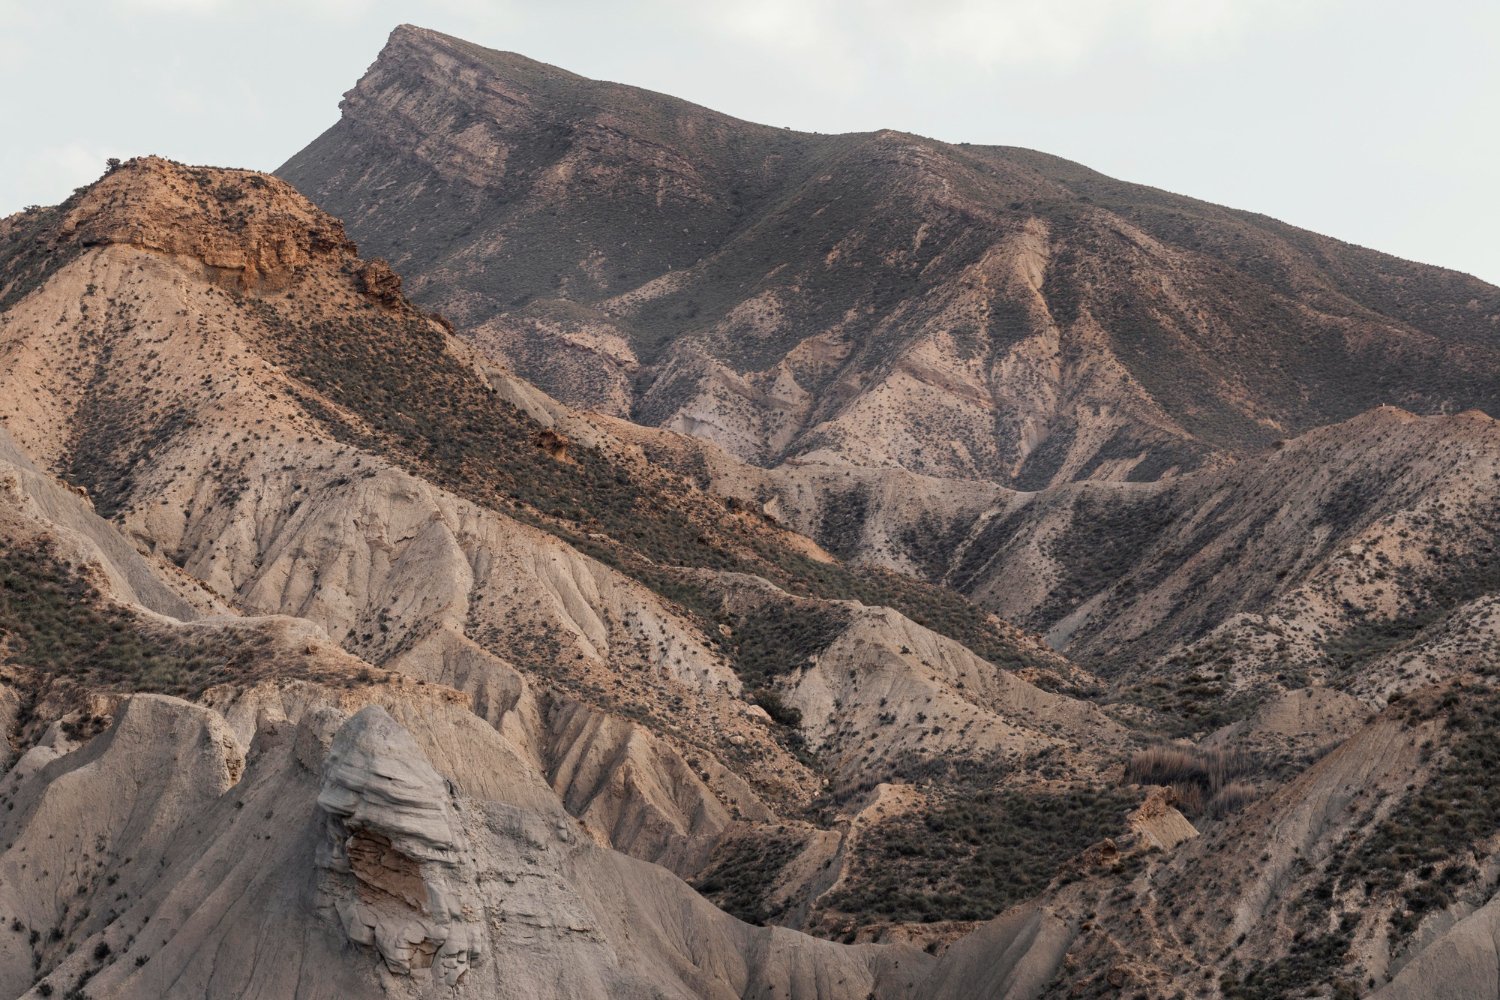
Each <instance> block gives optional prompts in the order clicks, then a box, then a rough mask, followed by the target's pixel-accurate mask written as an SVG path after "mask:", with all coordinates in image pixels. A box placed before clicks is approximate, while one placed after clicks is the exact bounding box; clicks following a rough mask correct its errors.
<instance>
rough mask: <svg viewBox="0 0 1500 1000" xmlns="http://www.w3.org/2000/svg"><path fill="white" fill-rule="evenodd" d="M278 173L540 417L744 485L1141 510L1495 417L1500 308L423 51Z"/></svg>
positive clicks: (1215, 211) (1023, 182)
mask: <svg viewBox="0 0 1500 1000" xmlns="http://www.w3.org/2000/svg"><path fill="white" fill-rule="evenodd" d="M279 173H280V175H281V176H283V177H285V178H287V179H288V180H290V181H291V182H292V183H293V184H295V185H296V186H297V187H298V188H299V189H300V190H302V191H304V192H305V193H307V194H308V195H309V196H310V197H312V198H313V200H315V201H317V202H318V203H319V204H320V205H322V206H323V207H325V208H327V209H328V210H330V211H332V212H334V213H336V214H338V215H339V216H341V217H342V218H344V219H345V220H346V221H347V222H348V224H349V225H350V227H351V231H352V232H353V233H354V234H355V236H356V237H357V238H358V239H359V240H360V242H361V243H362V244H363V245H364V246H366V247H367V248H370V249H372V250H373V251H375V252H377V253H380V254H382V255H385V256H387V257H389V258H390V259H391V260H393V261H395V262H396V265H397V267H398V269H399V270H400V271H402V273H404V274H405V275H406V276H407V277H408V279H409V280H410V281H411V285H412V288H413V290H414V292H415V294H416V297H417V299H418V300H419V301H421V302H423V303H426V304H429V305H432V306H435V307H437V308H439V309H440V310H441V311H442V312H443V313H444V314H446V315H447V316H448V317H449V318H450V319H451V320H452V321H453V322H454V323H455V324H456V325H457V327H458V328H459V329H460V330H461V331H462V333H463V334H464V336H465V337H467V338H468V339H469V340H470V341H471V342H473V343H475V344H477V345H479V346H480V347H481V348H482V349H484V350H485V351H487V352H489V353H490V354H491V355H492V356H494V357H497V358H501V359H504V360H505V361H506V362H508V363H510V364H512V365H514V366H515V368H516V370H517V371H518V372H519V373H520V374H522V375H523V376H526V377H528V378H531V379H533V380H534V381H536V382H537V383H538V384H539V385H541V386H542V387H543V388H544V389H546V390H548V391H549V392H551V393H553V394H554V395H556V396H558V397H559V398H561V399H563V400H564V401H567V402H570V403H573V404H576V405H581V406H584V407H587V408H590V409H595V410H601V411H604V412H609V413H613V414H617V415H621V416H628V417H630V418H631V419H632V420H635V421H637V422H640V423H645V424H648V425H652V426H660V427H666V428H671V429H674V430H678V431H683V432H685V433H688V434H693V435H698V436H701V437H704V438H707V439H709V440H711V441H714V442H715V443H717V444H719V445H720V446H722V447H723V448H724V449H726V450H727V451H728V452H730V453H731V454H733V455H735V456H737V457H739V458H741V459H743V460H747V461H750V462H753V463H756V464H761V465H771V466H774V465H778V464H781V463H784V462H788V461H794V460H795V461H818V462H832V463H838V464H850V465H855V466H867V467H869V466H873V467H896V468H903V469H907V470H909V471H912V472H917V473H922V474H927V475H933V476H939V477H945V478H964V479H976V478H977V479H987V480H992V481H995V482H998V483H1001V484H1005V485H1009V486H1018V487H1021V488H1025V489H1033V488H1036V487H1037V486H1042V485H1047V484H1057V483H1065V482H1071V481H1076V480H1082V479H1096V480H1111V481H1117V480H1155V479H1158V478H1161V477H1162V476H1165V475H1169V474H1172V473H1179V472H1182V471H1186V470H1189V469H1193V468H1198V467H1201V466H1203V465H1205V464H1214V463H1216V462H1218V461H1220V460H1222V459H1224V458H1226V457H1229V456H1234V455H1239V454H1243V453H1245V452H1247V451H1252V450H1255V449H1258V448H1262V447H1264V446H1266V445H1269V444H1270V443H1271V442H1272V441H1274V440H1275V439H1277V438H1282V437H1288V436H1292V435H1295V434H1298V433H1301V432H1303V431H1306V430H1308V429H1310V428H1312V427H1315V426H1318V425H1321V424H1326V423H1331V422H1334V421H1337V420H1342V419H1347V418H1349V417H1352V416H1354V415H1356V414H1357V413H1359V412H1361V411H1363V410H1366V409H1369V408H1371V407H1373V406H1376V405H1379V404H1382V403H1386V404H1392V405H1397V406H1401V407H1404V408H1406V409H1409V410H1411V411H1413V412H1416V413H1419V414H1430V413H1437V412H1456V411H1458V410H1462V409H1466V408H1469V407H1479V408H1483V409H1486V410H1488V411H1490V412H1494V411H1495V409H1496V407H1497V403H1500V399H1497V397H1496V395H1495V386H1496V385H1500V356H1497V354H1496V348H1495V337H1496V333H1497V329H1500V326H1497V324H1500V291H1497V290H1496V289H1495V288H1494V287H1492V286H1489V285H1485V284H1483V283H1482V282H1479V281H1475V280H1473V279H1470V278H1466V277H1465V276H1463V275H1459V274H1455V273H1452V272H1446V271H1442V270H1440V269H1436V268H1429V267H1422V266H1419V265H1415V264H1409V263H1406V262H1403V261H1399V260H1395V259H1393V258H1389V257H1384V256H1382V255H1380V254H1375V253H1371V252H1368V251H1364V250H1360V249H1358V248H1355V247H1350V246H1347V245H1344V244H1340V243H1338V242H1336V241H1333V240H1328V239H1324V238H1322V237H1318V236H1315V235H1313V234H1311V233H1306V232H1303V231H1300V230H1296V229H1293V228H1291V227H1288V226H1284V225H1281V224H1280V223H1277V222H1275V221H1273V220H1270V219H1266V218H1264V217H1260V216H1254V215H1251V214H1248V213H1241V212H1234V211H1231V210H1228V209H1223V208H1220V207H1217V206H1212V205H1207V204H1204V203H1201V202H1196V201H1193V200H1191V199H1188V198H1181V197H1177V196H1174V195H1169V194H1166V193H1164V192H1160V191H1155V190H1152V189H1148V188H1143V187H1138V186H1134V185H1129V184H1124V183H1121V182H1117V181H1114V180H1111V179H1109V178H1106V177H1103V176H1100V175H1098V174H1095V173H1093V172H1092V171H1089V170H1087V169H1085V168H1083V167H1080V166H1078V165H1076V164H1071V163H1067V162H1065V161H1061V160H1057V159H1054V158H1052V157H1048V156H1045V155H1042V154H1039V153H1034V152H1031V151H1027V150H1020V149H1009V148H994V147H976V146H969V145H958V146H954V145H948V144H944V143H939V142H934V141H931V140H927V139H922V138H920V137H917V136H911V135H903V134H898V133H894V132H878V133H872V134H863V135H843V136H818V135H803V134H800V133H792V132H787V131H785V130H780V129H769V128H765V127H762V126H756V125H751V124H748V123H745V122H741V121H737V120H734V119H731V118H728V117H727V116H723V115H718V114H715V113H714V112H711V111H708V110H706V109H703V108H699V107H695V106H693V105H690V104H687V103H685V102H682V101H677V100H674V99H672V98H668V97H664V96H661V95H657V94H651V93H648V92H645V91H640V90H636V89H634V88H630V87H623V86H619V85H615V84H607V83H600V82H596V81H590V80H585V79H582V78H580V77H577V76H574V75H572V74H569V73H566V72H564V71H562V70H558V69H555V68H553V67H550V66H544V65H541V64H538V63H535V62H532V61H530V60H527V59H524V58H523V57H520V56H517V55H513V54H509V53H499V52H492V51H489V50H485V49H482V48H479V47H477V46H474V45H471V44H468V43H465V42H462V41H459V40H457V39H453V38H449V37H447V36H443V35H440V34H437V33H435V32H431V31H426V30H422V29H418V28H411V27H403V28H399V29H397V30H396V31H395V32H394V33H393V35H392V36H391V40H390V42H389V44H388V45H387V47H386V49H385V50H384V51H383V52H382V53H381V55H380V58H379V59H378V60H377V61H376V62H375V64H374V65H373V66H372V67H371V68H370V70H369V72H368V73H367V74H366V75H365V76H364V77H363V78H362V79H361V80H360V81H359V83H358V84H357V85H356V86H355V87H354V89H353V90H351V91H350V92H349V93H348V94H347V95H346V98H345V101H344V104H343V117H342V118H341V120H340V122H339V123H338V124H337V125H335V126H334V127H333V128H332V129H330V130H329V131H328V132H327V133H326V134H325V135H323V136H322V137H320V138H319V139H318V140H317V141H316V142H314V143H313V144H312V145H310V146H309V147H308V148H307V149H306V150H304V151H303V152H301V153H299V154H297V155H296V156H295V157H293V158H292V159H291V160H290V161H288V163H287V164H286V165H285V166H284V167H282V168H281V170H280V171H279Z"/></svg>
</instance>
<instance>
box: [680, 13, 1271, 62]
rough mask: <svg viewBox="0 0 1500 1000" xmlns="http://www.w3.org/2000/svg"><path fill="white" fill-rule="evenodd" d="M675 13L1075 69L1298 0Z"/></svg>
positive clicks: (1182, 40)
mask: <svg viewBox="0 0 1500 1000" xmlns="http://www.w3.org/2000/svg"><path fill="white" fill-rule="evenodd" d="M662 6H663V7H664V8H666V9H668V10H670V11H671V13H672V14H673V16H676V17H684V18H692V19H694V20H696V21H698V22H699V23H700V25H701V27H703V28H705V29H707V30H709V31H716V32H718V33H721V34H727V35H729V36H731V37H734V38H737V39H738V40H740V41H741V42H744V43H746V44H751V45H755V46H758V47H762V48H766V49H771V50H785V51H788V52H797V53H802V54H806V53H816V54H819V55H820V56H821V57H823V58H826V59H828V60H830V61H831V62H834V63H847V62H851V61H854V60H856V59H858V58H859V57H860V56H862V55H865V56H868V55H872V54H884V55H885V56H886V57H888V58H897V59H900V60H902V61H903V62H907V63H927V64H932V63H934V62H935V61H941V60H959V61H961V62H962V63H963V64H965V65H966V66H967V67H968V68H971V69H972V68H997V67H1013V68H1039V67H1040V68H1048V67H1050V68H1054V69H1072V68H1075V67H1077V66H1079V65H1081V64H1083V63H1084V62H1086V61H1087V60H1088V59H1089V58H1091V57H1092V56H1094V55H1096V54H1098V53H1099V52H1100V51H1102V50H1104V49H1106V48H1110V47H1117V46H1121V45H1129V46H1144V47H1146V48H1147V49H1150V50H1154V51H1158V52H1160V53H1162V54H1164V55H1182V54H1188V53H1191V52H1192V51H1193V50H1194V49H1195V48H1196V47H1198V46H1199V45H1201V44H1202V43H1205V42H1208V41H1212V40H1219V39H1222V38H1224V37H1225V36H1228V35H1233V34H1236V33H1241V32H1246V31H1249V30H1253V29H1258V28H1263V27H1265V26H1267V25H1269V24H1272V23H1276V22H1279V21H1281V20H1282V19H1283V18H1284V17H1286V16H1287V15H1289V14H1292V13H1295V12H1296V11H1297V10H1298V5H1297V4H1295V3H1293V2H1292V0H1254V2H1234V0H923V2H921V3H913V2H911V0H756V2H754V3H745V4H738V5H735V6H733V7H728V8H725V7H720V6H718V5H705V4H701V3H697V2H691V0H665V2H664V3H663V5H662Z"/></svg>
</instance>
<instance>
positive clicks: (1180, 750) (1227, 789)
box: [1125, 744, 1255, 819]
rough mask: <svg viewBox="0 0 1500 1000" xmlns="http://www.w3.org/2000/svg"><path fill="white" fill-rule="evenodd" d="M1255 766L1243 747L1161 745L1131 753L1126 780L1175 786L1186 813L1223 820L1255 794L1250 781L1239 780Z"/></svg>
mask: <svg viewBox="0 0 1500 1000" xmlns="http://www.w3.org/2000/svg"><path fill="white" fill-rule="evenodd" d="M1254 768H1255V759H1254V757H1253V756H1252V755H1251V754H1250V753H1248V752H1247V751H1244V750H1201V749H1198V748H1196V747H1186V746H1176V745H1171V744H1159V745H1157V746H1152V747H1147V748H1146V749H1144V750H1141V751H1138V752H1136V753H1134V754H1132V755H1131V757H1130V760H1129V761H1128V762H1127V763H1126V765H1125V780H1126V781H1127V782H1129V783H1131V784H1137V785H1165V786H1167V787H1168V788H1170V789H1172V792H1173V795H1174V797H1175V799H1176V803H1177V808H1178V809H1180V810H1181V811H1182V813H1183V814H1184V815H1186V816H1190V817H1198V816H1207V817H1208V818H1210V819H1220V818H1222V817H1224V816H1227V815H1228V814H1229V813H1231V812H1233V811H1234V810H1236V809H1238V808H1240V807H1241V806H1243V805H1244V804H1245V803H1247V802H1249V801H1250V800H1251V799H1253V798H1254V797H1255V790H1254V788H1253V786H1251V785H1250V784H1249V783H1247V782H1243V781H1237V780H1236V779H1238V778H1240V777H1242V776H1244V775H1247V774H1250V773H1251V772H1252V771H1253V770H1254Z"/></svg>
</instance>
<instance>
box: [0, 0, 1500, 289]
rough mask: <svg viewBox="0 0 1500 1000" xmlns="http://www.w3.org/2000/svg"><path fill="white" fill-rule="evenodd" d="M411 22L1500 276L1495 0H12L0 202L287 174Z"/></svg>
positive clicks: (1, 7) (4, 19) (588, 68)
mask: <svg viewBox="0 0 1500 1000" xmlns="http://www.w3.org/2000/svg"><path fill="white" fill-rule="evenodd" d="M402 22H410V23H414V24H420V25H423V26H425V27H430V28H436V29H438V30H440V31H446V32H448V33H450V34H455V35H459V36H462V37H464V38H468V39H470V40H472V41H475V42H478V43H480V44H482V45H486V46H489V47H491V48H499V49H508V50H511V51H516V52H520V53H523V54H525V55H528V56H531V57H533V58H536V59H541V60H543V61H545V62H550V63H554V64H556V65H559V66H562V67H564V68H566V69H569V70H572V71H574V72H577V73H582V74H584V75H585V76H592V77H597V78H602V79H609V80H617V81H620V82H623V83H632V84H636V85H638V86H642V87H647V88H650V89H652V90H659V91H664V92H666V93H669V94H673V95H676V96H678V97H682V98H686V99H688V100H691V101H695V102H697V103H700V104H705V105H708V106H709V107H712V108H716V109H718V110H721V111H725V112H728V113H730V114H734V115H738V116H740V117H742V118H747V119H751V120H753V121H759V122H765V123H767V124H772V125H788V126H791V127H793V128H798V129H807V130H812V131H820V132H835V131H838V132H843V131H866V130H871V129H877V128H895V129H901V130H904V131H909V132H917V133H921V134H923V135H929V136H934V137H937V138H940V139H946V140H950V141H955V142H958V141H968V142H976V143H997V144H1004V145H1015V146H1028V147H1031V148H1034V149H1041V150H1045V151H1047V152H1049V153H1055V154H1057V155H1060V156H1065V157H1068V158H1069V159H1073V160H1077V161H1079V162H1082V163H1085V164H1087V165H1089V166H1091V167H1093V168H1095V169H1097V170H1101V171H1103V172H1105V173H1107V174H1111V175H1113V176H1115V177H1120V178H1123V179H1126V180H1131V181H1137V182H1141V183H1145V184H1152V185H1155V186H1157V187H1162V188H1166V189H1168V190H1171V191H1176V192H1180V193H1183V194H1189V195H1193V196H1196V197H1199V198H1205V199H1208V200H1210V201H1215V202H1219V203H1222V204H1227V205H1232V206H1235V207H1237V208H1246V209H1252V210H1255V211H1259V212H1264V213H1267V214H1269V215H1273V216H1276V217H1277V218H1280V219H1283V220H1285V221H1287V222H1290V223H1293V224H1295V225H1299V226H1304V227H1306V228H1309V229H1313V230H1317V231H1319V232H1323V233H1327V234H1329V235H1332V236H1337V237H1339V238H1341V239H1345V240H1348V241H1350V242H1354V243H1360V244H1363V245H1365V246H1370V247H1374V248H1376V249H1379V250H1384V251H1387V252H1389V253H1394V254H1398V255H1400V256H1403V257H1409V258H1412V259H1415V260H1421V261H1426V262H1428V263H1433V264H1442V265H1444V266H1447V267H1453V268H1457V269H1459V270H1463V271H1468V272H1470V273H1472V274H1476V275H1478V276H1480V277H1482V278H1485V279H1487V280H1489V281H1491V282H1496V283H1500V239H1497V238H1496V237H1495V230H1496V228H1497V224H1500V183H1497V179H1500V169H1497V164H1500V2H1497V0H1428V2H1425V3H1415V2H1412V0H1403V2H1394V0H1389V2H1388V0H987V2H982V0H924V2H899V0H865V2H853V0H760V2H744V0H736V2H725V3H718V2H714V0H551V2H541V0H428V2H400V0H0V92H3V93H4V95H5V96H4V105H3V107H4V111H3V113H0V121H3V123H4V126H5V127H4V135H5V137H6V141H5V143H4V145H3V147H0V214H4V213H7V212H10V211H13V210H15V209H19V208H20V207H22V206H23V205H26V204H30V203H53V202H56V201H60V200H61V199H62V198H64V197H65V196H66V195H67V193H68V192H69V191H70V190H71V189H72V188H73V187H75V186H77V185H79V184H82V183H84V182H86V181H89V180H92V179H93V178H94V177H96V176H97V175H98V174H99V173H100V171H101V170H102V167H103V161H104V159H105V157H108V156H121V157H128V156H132V155H135V154H139V153H160V154H162V155H165V156H170V157H172V158H173V159H177V160H184V161H188V162H192V163H212V164H218V165H224V166H239V167H254V168H259V169H263V170H270V169H274V168H275V167H276V166H278V165H279V164H281V163H282V162H283V161H284V160H286V159H287V158H288V157H289V156H291V154H293V153H294V152H296V151H297V150H298V149H300V148H301V147H302V146H303V145H305V144H306V143H308V142H309V141H311V140H312V139H313V137H315V136H316V135H317V134H318V133H319V132H321V131H322V130H323V129H325V128H327V127H328V126H329V125H331V124H333V122H334V121H335V120H336V119H337V117H338V101H339V96H340V94H342V92H343V91H345V90H347V89H348V88H349V87H350V86H351V85H352V84H353V83H354V81H355V80H356V79H357V78H358V77H359V76H360V74H361V73H362V72H363V71H364V69H365V67H366V66H368V65H369V63H370V62H371V61H372V60H373V59H374V58H375V54H376V53H377V52H378V51H379V49H380V47H381V45H382V44H384V42H385V38H386V35H387V34H388V33H389V32H390V29H391V28H392V27H394V26H395V25H397V24H399V23H402Z"/></svg>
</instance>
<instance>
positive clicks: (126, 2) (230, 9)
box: [111, 0, 373, 18]
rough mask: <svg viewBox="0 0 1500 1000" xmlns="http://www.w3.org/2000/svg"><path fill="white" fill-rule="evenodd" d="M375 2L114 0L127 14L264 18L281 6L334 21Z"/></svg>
mask: <svg viewBox="0 0 1500 1000" xmlns="http://www.w3.org/2000/svg"><path fill="white" fill-rule="evenodd" d="M372 3H373V0H259V2H257V3H255V4H246V3H245V2H244V0H111V5H112V6H113V8H114V9H115V11H116V12H117V13H120V14H126V15H131V14H134V15H151V14H198V15H218V14H230V15H234V14H240V13H253V14H254V16H257V17H261V16H264V15H265V14H266V12H267V10H268V9H269V8H275V7H280V8H285V9H288V10H291V11H293V12H295V13H298V14H313V15H316V16H320V17H334V18H347V17H351V16H354V15H359V14H364V13H366V12H368V11H369V9H370V7H371V6H372Z"/></svg>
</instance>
